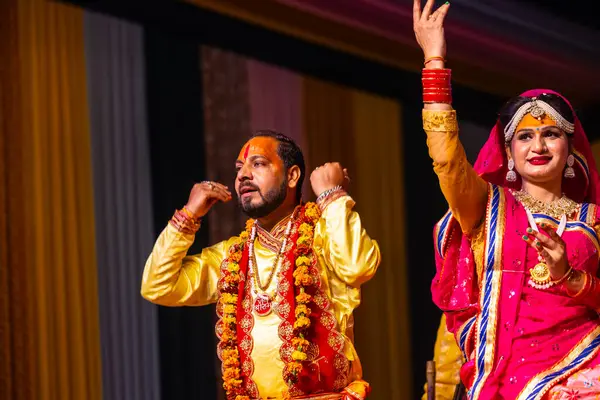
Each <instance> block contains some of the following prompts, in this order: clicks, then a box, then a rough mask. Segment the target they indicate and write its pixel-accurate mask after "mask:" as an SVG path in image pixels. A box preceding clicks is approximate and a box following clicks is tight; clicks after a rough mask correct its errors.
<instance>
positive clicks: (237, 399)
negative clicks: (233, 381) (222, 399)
mask: <svg viewBox="0 0 600 400" xmlns="http://www.w3.org/2000/svg"><path fill="white" fill-rule="evenodd" d="M235 400H250V397H249V396H240V395H239V394H238V395H237V396H235Z"/></svg>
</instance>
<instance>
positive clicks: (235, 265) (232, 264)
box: [227, 255, 242, 274]
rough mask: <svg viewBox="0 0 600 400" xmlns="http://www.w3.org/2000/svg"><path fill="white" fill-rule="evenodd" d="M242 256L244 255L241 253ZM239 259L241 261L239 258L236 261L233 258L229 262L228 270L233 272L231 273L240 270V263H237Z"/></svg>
mask: <svg viewBox="0 0 600 400" xmlns="http://www.w3.org/2000/svg"><path fill="white" fill-rule="evenodd" d="M241 257H242V256H241V255H240V258H241ZM238 261H239V260H236V261H234V260H232V261H230V262H229V263H228V264H227V271H229V272H231V273H236V274H237V273H238V272H240V264H238V263H237V262H238Z"/></svg>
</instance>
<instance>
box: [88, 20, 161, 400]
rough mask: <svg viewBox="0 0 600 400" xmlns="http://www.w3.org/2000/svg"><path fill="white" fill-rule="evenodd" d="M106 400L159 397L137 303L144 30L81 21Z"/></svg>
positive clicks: (154, 353)
mask: <svg viewBox="0 0 600 400" xmlns="http://www.w3.org/2000/svg"><path fill="white" fill-rule="evenodd" d="M85 45H86V46H85V47H86V61H87V82H88V98H89V103H90V123H91V138H92V161H93V170H94V203H95V216H96V221H97V223H96V248H97V254H98V258H97V262H98V291H99V293H98V294H99V301H100V310H99V312H100V333H101V345H102V367H103V368H102V377H103V392H104V398H105V399H110V400H153V399H158V398H159V396H160V380H159V374H158V329H157V327H158V321H157V309H156V307H155V306H153V305H152V304H150V303H148V302H147V301H145V300H144V299H143V298H142V297H141V296H140V295H139V287H140V277H141V268H142V267H143V265H144V263H145V260H146V258H147V257H148V254H149V253H150V252H151V251H152V246H153V243H154V226H153V225H154V224H153V222H152V217H153V208H152V188H151V176H150V175H151V170H150V160H149V143H148V129H147V115H146V89H145V85H146V81H145V66H144V60H145V58H144V37H143V29H142V27H141V26H139V25H137V24H132V23H128V22H125V21H123V20H119V19H116V18H113V17H108V16H105V15H102V14H98V13H94V12H86V13H85Z"/></svg>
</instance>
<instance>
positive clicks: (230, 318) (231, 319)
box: [223, 314, 237, 325]
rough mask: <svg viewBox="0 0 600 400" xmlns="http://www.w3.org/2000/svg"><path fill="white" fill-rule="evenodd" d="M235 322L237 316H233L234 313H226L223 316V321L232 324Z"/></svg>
mask: <svg viewBox="0 0 600 400" xmlns="http://www.w3.org/2000/svg"><path fill="white" fill-rule="evenodd" d="M236 322H237V318H236V317H235V315H232V314H226V315H224V316H223V323H224V324H227V325H233V324H235V323H236Z"/></svg>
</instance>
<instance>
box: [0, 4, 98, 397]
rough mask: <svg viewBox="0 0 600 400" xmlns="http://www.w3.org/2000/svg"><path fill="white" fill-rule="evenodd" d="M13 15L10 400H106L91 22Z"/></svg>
mask: <svg viewBox="0 0 600 400" xmlns="http://www.w3.org/2000/svg"><path fill="white" fill-rule="evenodd" d="M2 8H3V9H2V10H1V11H7V12H2V13H1V14H0V26H2V27H3V28H2V30H3V31H2V33H3V35H2V37H3V40H2V42H4V41H5V39H6V38H8V40H7V42H8V44H6V43H5V44H4V45H3V46H2V47H1V50H2V60H3V64H5V63H6V64H9V67H8V68H6V67H5V68H3V69H2V74H1V75H0V79H1V80H2V82H1V83H0V85H1V86H0V88H1V89H2V92H3V94H2V97H1V102H0V106H1V107H2V109H1V111H2V113H1V114H0V115H2V117H0V119H1V125H0V138H1V139H0V143H1V144H2V145H0V146H1V149H2V150H4V152H3V154H2V156H1V158H2V163H1V164H2V172H3V175H4V176H3V179H1V180H0V183H2V185H3V187H2V190H3V191H5V192H6V193H8V196H7V197H8V200H7V199H6V198H1V197H0V206H1V207H2V208H3V211H4V210H6V211H7V214H6V218H7V219H6V220H5V221H0V229H2V230H3V232H2V234H0V241H1V244H2V245H3V247H4V245H8V248H3V253H2V255H1V258H0V260H1V261H2V262H3V265H2V269H3V270H4V271H6V275H4V274H3V277H0V284H1V285H2V289H7V290H8V291H7V292H6V293H8V295H6V293H5V294H4V295H3V296H2V298H3V301H0V306H2V307H3V310H4V309H8V311H9V313H8V314H9V317H8V320H7V318H6V317H5V316H3V317H2V318H1V319H0V323H2V324H3V326H2V328H6V327H7V328H8V329H9V331H10V337H11V341H10V343H8V349H5V350H4V354H8V355H9V360H10V364H11V365H12V367H13V370H12V373H9V374H8V375H6V376H8V378H7V379H6V380H5V381H3V383H6V385H4V384H3V388H2V391H0V395H4V394H9V395H8V397H3V398H11V399H35V400H38V399H39V400H44V399H61V400H62V399H77V400H79V399H101V397H102V390H101V372H100V345H99V328H98V304H97V282H96V261H95V260H96V257H95V243H94V217H93V211H94V207H93V201H92V174H91V162H90V143H89V140H90V138H89V129H88V108H87V98H86V75H85V58H84V43H83V14H82V11H81V10H80V9H78V8H75V7H72V6H67V5H64V4H60V3H54V2H49V1H44V0H6V1H3V2H2ZM7 30H8V31H7ZM5 33H6V34H7V35H8V36H5V35H4V34H5ZM5 88H8V89H9V90H7V91H4V89H5ZM7 153H8V154H9V155H10V156H9V157H7V158H6V157H5V155H6V154H7ZM4 263H6V264H4ZM3 291H4V290H3ZM6 300H8V302H9V303H8V306H6V304H5V301H6ZM5 325H6V326H5ZM0 338H1V339H2V340H3V341H2V345H3V346H4V345H6V344H7V342H6V337H5V333H3V334H2V336H0ZM6 364H7V361H4V360H3V362H2V366H3V368H4V366H5V365H6ZM2 372H5V371H2ZM3 376H5V375H3ZM5 387H6V389H5ZM5 390H6V391H5Z"/></svg>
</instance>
